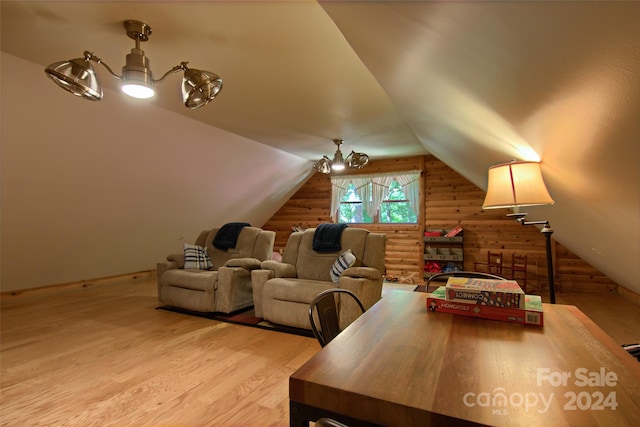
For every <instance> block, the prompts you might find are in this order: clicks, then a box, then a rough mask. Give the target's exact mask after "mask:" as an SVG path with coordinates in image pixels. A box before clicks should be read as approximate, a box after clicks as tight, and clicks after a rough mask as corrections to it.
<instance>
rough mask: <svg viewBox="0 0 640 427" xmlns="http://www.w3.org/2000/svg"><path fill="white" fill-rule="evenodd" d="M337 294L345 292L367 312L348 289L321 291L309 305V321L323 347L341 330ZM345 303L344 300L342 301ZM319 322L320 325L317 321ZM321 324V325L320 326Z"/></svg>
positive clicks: (344, 293)
mask: <svg viewBox="0 0 640 427" xmlns="http://www.w3.org/2000/svg"><path fill="white" fill-rule="evenodd" d="M336 294H343V295H345V296H347V297H348V298H351V299H353V301H355V302H356V303H357V305H358V306H360V309H361V310H362V312H363V313H364V312H365V309H364V306H363V305H362V303H361V302H360V300H359V299H358V297H357V296H356V294H354V293H353V292H351V291H349V290H346V289H339V288H333V289H327V290H326V291H322V292H320V293H319V294H318V295H317V296H316V297H315V298H314V299H313V301H312V302H311V305H310V306H309V323H311V329H312V330H313V335H314V336H315V337H316V339H317V340H318V342H319V343H320V345H321V346H322V347H324V346H326V345H327V344H329V342H331V340H333V339H334V338H335V337H336V336H338V334H339V333H340V332H342V331H341V330H340V324H339V322H338V305H337V303H336V298H335V297H336ZM342 303H343V304H344V301H342ZM316 319H317V323H319V325H318V324H317V323H316ZM318 326H319V327H318Z"/></svg>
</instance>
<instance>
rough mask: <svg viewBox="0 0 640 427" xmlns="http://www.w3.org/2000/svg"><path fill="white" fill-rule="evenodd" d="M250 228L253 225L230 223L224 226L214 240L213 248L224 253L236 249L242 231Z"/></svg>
mask: <svg viewBox="0 0 640 427" xmlns="http://www.w3.org/2000/svg"><path fill="white" fill-rule="evenodd" d="M250 226H251V224H249V223H246V222H230V223H227V224H225V225H223V226H222V227H220V230H218V232H217V233H216V235H215V237H214V238H213V246H214V247H215V248H218V249H222V250H223V251H226V250H227V249H230V248H235V247H236V243H238V236H239V235H240V232H241V231H242V229H243V228H245V227H250Z"/></svg>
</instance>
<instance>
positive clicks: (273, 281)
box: [251, 228, 387, 329]
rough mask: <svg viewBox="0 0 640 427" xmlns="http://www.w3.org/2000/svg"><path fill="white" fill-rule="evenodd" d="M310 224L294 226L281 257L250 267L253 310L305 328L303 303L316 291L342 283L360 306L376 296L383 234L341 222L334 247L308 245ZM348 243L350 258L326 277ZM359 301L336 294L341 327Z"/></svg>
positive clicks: (350, 319) (354, 313)
mask: <svg viewBox="0 0 640 427" xmlns="http://www.w3.org/2000/svg"><path fill="white" fill-rule="evenodd" d="M314 233H315V229H314V228H310V229H307V230H305V231H302V232H294V233H292V234H291V236H290V237H289V240H288V241H287V245H286V247H285V249H284V253H283V255H282V262H277V261H274V260H268V261H264V262H262V263H261V264H260V269H259V270H253V271H252V272H251V280H252V283H253V300H254V309H255V316H256V317H261V318H264V319H265V320H267V321H269V322H272V323H277V324H282V325H287V326H293V327H297V328H303V329H311V325H310V323H309V315H308V312H309V305H310V304H311V302H312V301H313V299H314V298H315V297H316V295H318V294H319V293H320V292H322V291H324V290H327V289H331V288H342V289H347V290H350V291H351V292H353V293H354V294H356V295H357V297H358V299H359V300H360V301H361V302H362V304H363V305H364V307H365V309H369V308H370V307H371V306H372V305H373V304H375V303H376V302H377V301H378V300H379V299H380V298H381V296H382V281H383V274H384V268H385V267H384V263H385V249H386V239H387V236H386V235H385V234H380V233H370V232H369V231H368V230H365V229H362V228H346V229H344V231H343V232H342V236H341V239H340V246H341V249H340V250H339V251H336V252H328V253H324V252H316V251H314V250H313V237H314ZM347 249H351V251H352V252H353V254H354V255H355V258H356V261H355V264H354V265H353V266H352V267H349V268H347V269H346V270H344V271H343V272H342V274H341V275H340V277H339V283H334V282H333V281H332V280H331V275H330V269H331V267H332V265H333V264H334V263H335V261H336V259H337V258H338V257H339V256H340V255H341V254H342V253H343V252H344V251H346V250H347ZM360 314H361V310H360V309H359V307H357V306H355V304H352V302H351V301H349V302H348V303H347V302H345V303H342V300H340V308H339V323H340V328H341V329H344V328H345V327H346V326H348V325H349V324H350V323H351V322H353V321H354V320H355V319H356V318H357V317H358V316H359V315H360Z"/></svg>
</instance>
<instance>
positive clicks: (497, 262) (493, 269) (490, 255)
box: [487, 251, 503, 274]
mask: <svg viewBox="0 0 640 427" xmlns="http://www.w3.org/2000/svg"><path fill="white" fill-rule="evenodd" d="M502 261H503V260H502V252H491V251H489V252H487V273H490V274H494V273H495V274H502V265H503V263H502Z"/></svg>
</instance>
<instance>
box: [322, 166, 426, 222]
mask: <svg viewBox="0 0 640 427" xmlns="http://www.w3.org/2000/svg"><path fill="white" fill-rule="evenodd" d="M421 172H422V171H409V172H387V173H377V174H371V175H343V176H334V177H331V185H332V191H331V218H332V219H333V220H334V221H335V219H336V212H337V211H338V207H339V206H340V202H341V201H342V199H343V198H344V196H345V194H346V193H347V189H348V188H349V184H353V186H354V188H355V191H356V194H357V195H358V197H359V198H360V200H362V206H363V209H364V211H365V212H366V213H367V214H368V215H369V216H371V217H373V216H374V215H375V214H376V213H377V212H379V211H380V206H381V205H382V202H383V201H384V199H385V196H386V195H387V193H388V192H389V187H390V186H391V183H392V182H393V181H394V180H396V181H398V184H400V185H401V186H402V190H403V191H404V194H405V195H406V196H407V199H409V203H410V204H411V208H412V209H413V211H414V212H415V213H416V215H418V214H419V212H420V211H419V206H418V204H419V203H420V174H421Z"/></svg>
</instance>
